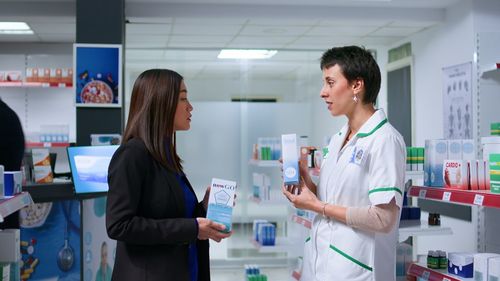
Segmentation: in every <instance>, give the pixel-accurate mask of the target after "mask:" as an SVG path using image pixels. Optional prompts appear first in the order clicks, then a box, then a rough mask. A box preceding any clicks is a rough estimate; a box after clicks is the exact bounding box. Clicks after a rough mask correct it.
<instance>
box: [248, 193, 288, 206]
mask: <svg viewBox="0 0 500 281" xmlns="http://www.w3.org/2000/svg"><path fill="white" fill-rule="evenodd" d="M248 200H250V201H251V202H253V203H255V204H259V205H286V204H287V203H288V201H286V200H285V199H283V200H277V199H270V200H262V199H261V198H259V197H255V196H252V195H250V196H249V197H248Z"/></svg>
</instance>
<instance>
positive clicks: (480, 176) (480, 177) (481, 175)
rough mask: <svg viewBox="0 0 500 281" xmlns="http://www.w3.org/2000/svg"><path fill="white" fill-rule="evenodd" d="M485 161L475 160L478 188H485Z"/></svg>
mask: <svg viewBox="0 0 500 281" xmlns="http://www.w3.org/2000/svg"><path fill="white" fill-rule="evenodd" d="M486 171H487V170H486V162H485V161H483V160H477V186H478V189H480V190H486Z"/></svg>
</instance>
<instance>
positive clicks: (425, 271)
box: [408, 263, 474, 281]
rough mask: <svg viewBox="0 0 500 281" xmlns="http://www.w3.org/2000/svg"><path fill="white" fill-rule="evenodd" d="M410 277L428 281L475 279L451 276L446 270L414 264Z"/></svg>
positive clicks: (409, 272)
mask: <svg viewBox="0 0 500 281" xmlns="http://www.w3.org/2000/svg"><path fill="white" fill-rule="evenodd" d="M408 275H411V276H415V277H419V278H422V279H423V280H427V281H473V280H474V278H462V277H460V276H456V275H451V274H449V273H448V271H447V270H446V269H440V270H438V269H430V268H427V267H426V266H425V265H423V264H418V263H412V264H410V267H409V268H408Z"/></svg>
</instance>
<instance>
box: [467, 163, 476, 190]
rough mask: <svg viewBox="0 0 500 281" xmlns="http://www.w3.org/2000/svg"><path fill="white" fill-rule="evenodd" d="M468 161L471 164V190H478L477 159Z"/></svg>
mask: <svg viewBox="0 0 500 281" xmlns="http://www.w3.org/2000/svg"><path fill="white" fill-rule="evenodd" d="M467 163H468V165H469V187H470V189H471V190H478V189H479V183H478V181H477V161H476V160H472V161H468V162H467Z"/></svg>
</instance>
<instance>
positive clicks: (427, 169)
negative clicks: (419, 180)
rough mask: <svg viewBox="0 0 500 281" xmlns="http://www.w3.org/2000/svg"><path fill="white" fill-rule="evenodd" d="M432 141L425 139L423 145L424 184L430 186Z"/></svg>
mask: <svg viewBox="0 0 500 281" xmlns="http://www.w3.org/2000/svg"><path fill="white" fill-rule="evenodd" d="M432 144H433V143H432V141H431V140H425V147H424V150H425V151H424V154H425V155H424V186H431V160H432V159H431V153H430V152H431V149H432Z"/></svg>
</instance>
